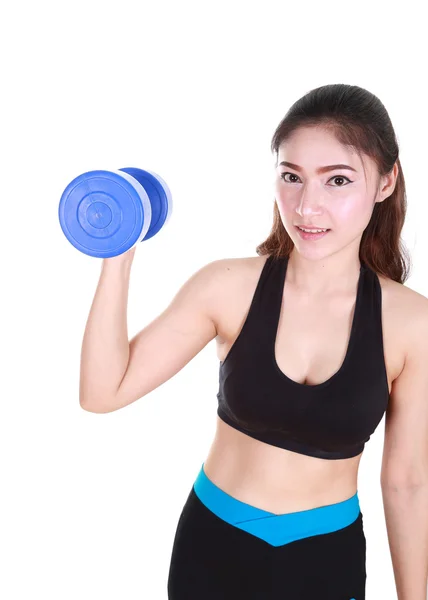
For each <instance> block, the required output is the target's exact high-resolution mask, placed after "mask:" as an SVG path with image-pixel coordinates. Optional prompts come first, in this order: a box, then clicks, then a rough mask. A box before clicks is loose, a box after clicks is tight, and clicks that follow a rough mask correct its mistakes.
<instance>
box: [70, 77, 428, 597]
mask: <svg viewBox="0 0 428 600" xmlns="http://www.w3.org/2000/svg"><path fill="white" fill-rule="evenodd" d="M272 152H273V153H274V154H275V203H274V223H273V228H272V231H271V234H270V235H269V237H268V239H267V240H266V241H265V242H264V243H263V244H261V245H259V246H258V248H257V256H256V257H248V258H241V259H222V260H217V261H214V262H212V263H210V264H208V265H206V266H204V267H203V268H202V269H200V270H199V271H198V272H197V273H195V274H194V275H193V276H192V277H191V278H190V279H189V280H188V281H187V282H186V283H185V284H184V285H183V287H182V288H181V289H180V290H179V292H178V293H177V295H176V296H175V298H174V299H173V301H172V302H171V304H170V306H169V307H168V308H167V310H165V311H164V312H163V313H162V314H161V315H160V316H159V317H158V318H157V319H155V320H154V321H153V322H152V323H150V324H149V325H148V326H147V327H145V328H144V329H143V330H142V331H140V332H139V333H138V334H137V335H136V336H135V337H134V338H133V339H132V340H131V341H130V342H129V343H128V339H127V328H126V306H127V290H128V283H129V275H130V269H131V264H132V260H133V256H134V253H135V247H134V248H133V249H132V250H131V251H129V252H127V253H126V254H124V255H121V256H119V257H115V258H112V259H105V260H104V262H103V268H102V273H101V277H100V283H99V286H98V289H97V292H96V296H95V300H94V304H93V306H92V308H91V313H90V315H89V319H88V325H87V328H86V331H85V337H84V342H83V348H82V372H81V405H82V406H83V408H85V409H87V410H90V411H92V412H110V411H113V410H117V409H118V408H121V407H123V406H126V405H128V404H130V403H131V402H133V401H135V400H137V399H138V398H141V397H143V396H144V395H146V394H148V393H149V392H150V391H152V390H154V389H155V388H157V387H158V386H160V385H161V384H162V383H164V382H165V381H167V380H168V379H170V378H171V377H172V376H173V375H175V374H176V373H177V372H178V371H179V370H180V369H182V368H183V367H184V366H185V365H186V364H187V363H188V362H189V361H190V360H191V359H192V358H193V357H194V356H195V355H196V354H197V353H198V352H200V351H201V350H202V349H203V348H204V347H205V346H206V345H207V344H208V343H209V342H210V341H211V340H213V339H214V338H215V339H216V341H217V344H218V355H219V358H220V360H221V363H220V388H219V393H218V419H217V430H216V435H215V438H214V440H213V443H212V446H211V448H210V451H209V453H208V456H207V457H206V459H205V461H204V462H203V463H202V466H201V469H200V472H199V474H198V475H197V477H196V480H195V482H194V485H193V486H192V488H191V490H190V493H189V496H188V498H187V501H186V503H185V506H184V507H183V510H182V513H181V516H180V519H179V522H178V526H177V530H176V534H175V539H174V545H173V548H172V554H171V564H170V571H169V577H168V597H169V598H170V600H196V599H198V600H211V599H212V600H214V599H215V600H220V599H221V600H232V599H233V600H236V599H241V598H242V599H245V600H279V599H281V600H286V599H289V600H297V599H307V600H309V599H310V600H314V599H315V598H317V600H320V599H326V600H350V599H352V598H354V599H355V600H363V599H364V598H365V584H366V539H365V535H364V530H363V516H362V513H361V509H360V504H359V497H358V491H357V477H358V466H359V463H360V459H361V456H362V453H363V450H364V445H365V443H367V441H368V440H369V438H370V436H371V434H372V433H373V432H374V431H375V429H376V427H377V426H378V424H379V423H380V421H381V419H382V417H383V415H384V414H385V412H386V419H385V445H384V454H383V462H382V473H381V484H382V494H383V499H384V507H385V516H386V523H387V529H388V539H389V543H390V548H391V556H392V561H393V567H394V574H395V579H396V585H397V592H398V597H399V599H401V598H402V599H403V600H404V598H406V600H407V599H409V600H410V598H411V599H412V600H424V599H426V578H427V554H426V552H427V540H428V526H427V506H428V493H427V486H426V482H427V480H428V452H427V451H426V450H427V438H428V431H427V422H428V402H427V398H428V376H427V369H426V367H425V361H426V355H427V352H428V343H427V337H428V336H427V331H428V329H427V327H428V301H427V299H426V298H425V297H424V296H422V295H421V294H418V293H417V292H415V291H413V290H411V289H409V288H407V287H405V286H404V285H403V283H404V281H405V280H406V278H407V275H408V271H407V264H406V257H405V255H404V254H403V250H402V248H401V240H400V233H401V230H402V227H403V223H404V217H405V212H406V196H405V182H404V177H403V172H402V169H401V165H400V160H399V158H398V145H397V140H396V137H395V134H394V130H393V127H392V124H391V122H390V119H389V116H388V114H387V111H386V110H385V107H384V106H383V105H382V103H381V102H380V101H379V100H378V99H377V98H376V97H375V96H374V95H373V94H371V93H369V92H368V91H366V90H364V89H362V88H360V87H357V86H350V85H342V84H338V85H327V86H323V87H320V88H317V89H314V90H312V91H310V92H309V93H308V94H306V95H305V96H304V97H303V98H301V99H300V100H298V101H297V102H296V103H295V104H294V105H293V106H292V107H291V108H290V110H289V111H288V113H287V114H286V116H285V117H284V119H283V120H282V122H281V123H280V124H279V126H278V128H277V130H276V132H275V135H274V138H273V141H272ZM314 228H315V229H323V230H326V231H323V232H322V233H318V234H311V233H305V232H304V231H302V229H306V230H309V229H314ZM107 306H108V307H109V309H108V311H107ZM103 319H104V321H103ZM101 340H102V343H101ZM326 342H327V343H326ZM101 368H103V369H104V370H103V372H101V371H100V369H101ZM97 369H98V370H97ZM103 378H104V379H103ZM101 381H102V382H103V383H102V384H101ZM424 484H425V485H424ZM410 554H411V557H412V558H411V560H408V556H409V555H410Z"/></svg>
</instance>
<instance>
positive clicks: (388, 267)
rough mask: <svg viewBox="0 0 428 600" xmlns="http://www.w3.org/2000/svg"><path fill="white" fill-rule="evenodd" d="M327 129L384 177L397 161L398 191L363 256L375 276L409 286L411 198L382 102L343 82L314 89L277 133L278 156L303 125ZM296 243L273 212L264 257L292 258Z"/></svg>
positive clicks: (382, 206) (380, 212)
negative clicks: (405, 235)
mask: <svg viewBox="0 0 428 600" xmlns="http://www.w3.org/2000/svg"><path fill="white" fill-rule="evenodd" d="M308 126H309V127H311V126H318V127H319V126H322V127H325V128H326V129H327V130H328V131H330V132H331V133H332V134H333V135H334V136H335V137H336V139H337V140H338V142H339V143H340V144H343V145H345V146H348V147H351V148H352V150H353V151H354V152H357V153H358V155H359V156H360V158H361V155H362V154H365V155H367V156H369V157H370V158H372V159H373V161H374V162H375V164H376V166H377V170H378V174H379V177H382V176H383V175H386V174H388V173H390V172H391V171H392V169H393V167H394V164H395V163H397V166H398V175H397V181H396V184H395V189H394V191H393V193H392V194H391V196H389V197H388V198H386V199H385V200H384V201H383V202H376V204H375V205H374V208H373V214H372V217H371V219H370V222H369V224H368V225H367V227H366V229H365V230H364V232H363V235H362V238H361V243H360V249H359V258H360V261H361V262H364V263H365V264H366V265H368V266H369V267H370V268H371V269H373V270H374V271H375V272H376V273H378V274H381V275H384V276H385V277H388V278H390V279H392V280H394V281H397V282H399V283H404V282H405V281H406V279H407V278H408V276H409V273H410V265H411V259H410V256H409V253H408V251H407V248H406V246H405V244H404V243H403V241H402V239H401V231H402V229H403V225H404V219H405V216H406V209H407V199H406V186H405V181H404V175H403V171H402V168H401V163H400V159H399V157H398V154H399V148H398V142H397V138H396V135H395V132H394V128H393V126H392V123H391V120H390V118H389V115H388V112H387V110H386V108H385V107H384V105H383V104H382V102H381V101H380V100H379V99H378V98H377V97H376V96H375V95H374V94H372V93H370V92H368V91H367V90H365V89H363V88H361V87H358V86H356V85H346V84H342V83H338V84H331V85H324V86H322V87H318V88H315V89H313V90H311V91H310V92H308V93H307V94H305V95H304V96H303V97H302V98H300V99H299V100H297V101H296V102H295V103H294V104H293V105H292V106H291V108H290V109H289V110H288V112H287V113H286V115H285V117H284V118H283V119H282V121H281V122H280V124H279V125H278V127H277V128H276V130H275V133H274V136H273V138H272V143H271V151H272V153H276V157H277V162H278V149H279V147H280V145H281V143H282V142H284V141H285V140H287V139H288V137H289V136H290V135H291V134H292V133H293V132H294V131H295V130H296V129H297V128H299V127H308ZM293 248H294V243H293V241H292V239H291V238H290V236H289V235H288V233H287V231H286V229H285V227H284V225H283V223H282V220H281V216H280V214H279V211H278V207H277V204H276V202H274V209H273V225H272V229H271V232H270V234H269V236H268V238H267V239H266V240H265V241H264V242H263V243H261V244H259V245H258V246H257V248H256V252H257V254H258V255H259V256H262V255H266V254H270V255H274V256H275V257H278V258H279V257H286V256H289V255H290V253H291V251H292V249H293Z"/></svg>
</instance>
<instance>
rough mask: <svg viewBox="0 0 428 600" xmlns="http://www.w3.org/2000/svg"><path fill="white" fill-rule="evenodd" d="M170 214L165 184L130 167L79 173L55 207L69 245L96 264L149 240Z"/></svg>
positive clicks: (149, 172)
mask: <svg viewBox="0 0 428 600" xmlns="http://www.w3.org/2000/svg"><path fill="white" fill-rule="evenodd" d="M171 212H172V198H171V192H170V190H169V188H168V186H167V184H166V183H165V181H164V180H163V179H162V178H161V177H160V176H159V175H157V174H155V173H153V172H152V171H143V170H142V169H137V168H132V167H130V168H124V169H119V170H118V171H88V172H87V173H83V174H82V175H79V176H78V177H76V178H75V179H73V181H71V182H70V183H69V184H68V186H67V187H66V188H65V190H64V192H63V194H62V196H61V200H60V203H59V221H60V224H61V228H62V230H63V232H64V235H65V236H66V237H67V239H68V240H69V242H70V243H71V244H72V245H73V246H74V247H75V248H77V249H78V250H80V252H83V253H84V254H88V255H89V256H96V257H99V258H109V257H112V256H118V255H120V254H123V253H125V252H127V251H128V250H129V249H131V248H133V247H134V246H136V244H137V243H138V242H141V241H146V240H148V239H149V238H151V237H153V236H154V235H156V233H158V232H159V231H160V230H161V228H162V227H163V226H164V225H166V223H167V222H168V220H169V218H170V216H171ZM134 252H135V249H134Z"/></svg>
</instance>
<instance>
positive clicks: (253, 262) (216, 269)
mask: <svg viewBox="0 0 428 600" xmlns="http://www.w3.org/2000/svg"><path fill="white" fill-rule="evenodd" d="M267 258H268V255H264V256H249V257H239V258H222V259H218V260H215V261H213V262H212V263H210V264H209V265H208V266H207V267H209V270H210V272H211V274H212V281H213V282H214V286H215V291H214V293H213V295H212V297H213V300H214V302H213V303H212V306H211V315H212V319H213V321H214V323H215V325H216V330H217V332H218V338H219V341H221V340H222V339H227V338H228V337H229V335H230V327H231V323H236V322H240V321H241V320H242V318H243V315H245V313H246V310H247V309H248V302H249V301H250V300H251V298H252V296H253V294H254V292H255V289H256V286H257V282H258V280H259V278H260V274H261V271H262V269H263V265H264V263H265V262H266V260H267Z"/></svg>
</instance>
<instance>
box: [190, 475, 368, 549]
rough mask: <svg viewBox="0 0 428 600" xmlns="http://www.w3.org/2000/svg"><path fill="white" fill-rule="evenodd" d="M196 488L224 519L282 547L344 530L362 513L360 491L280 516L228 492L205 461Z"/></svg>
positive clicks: (211, 507)
mask: <svg viewBox="0 0 428 600" xmlns="http://www.w3.org/2000/svg"><path fill="white" fill-rule="evenodd" d="M193 488H194V490H195V493H196V495H197V496H198V498H199V499H200V500H201V502H202V503H203V504H204V505H205V506H206V507H207V508H209V509H210V510H211V512H213V513H214V514H216V515H217V516H218V517H220V518H221V519H222V520H223V521H226V522H227V523H230V524H231V525H234V526H235V527H238V528H239V529H243V530H244V531H248V532H249V533H252V534H253V535H256V536H257V537H260V538H262V539H265V540H266V541H268V542H269V543H270V544H272V545H278V546H279V545H283V544H284V543H288V542H291V541H294V540H297V539H301V538H304V537H309V536H312V535H319V534H323V533H331V532H332V531H337V530H338V529H342V528H343V527H346V526H347V525H350V524H351V523H353V522H354V521H355V520H356V519H357V517H358V516H359V513H360V503H359V499H358V492H356V493H355V494H354V495H353V496H352V497H351V498H348V499H347V500H343V501H342V502H337V503H335V504H329V505H327V506H319V507H316V508H311V509H309V510H302V511H298V512H292V513H285V514H281V515H276V514H275V513H272V512H268V511H266V510H262V509H260V508H257V507H255V506H251V505H250V504H247V503H246V502H242V501H241V500H237V499H236V498H233V497H232V496H230V495H229V494H227V493H226V492H224V491H223V490H222V489H220V488H219V487H218V486H216V485H215V484H214V483H213V482H212V481H211V480H210V479H209V478H208V477H207V475H206V473H205V471H204V464H202V467H201V470H200V471H199V474H198V476H197V478H196V480H195V482H194V484H193Z"/></svg>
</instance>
